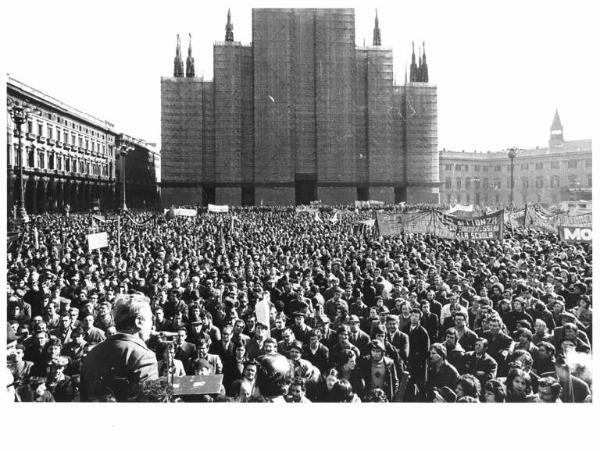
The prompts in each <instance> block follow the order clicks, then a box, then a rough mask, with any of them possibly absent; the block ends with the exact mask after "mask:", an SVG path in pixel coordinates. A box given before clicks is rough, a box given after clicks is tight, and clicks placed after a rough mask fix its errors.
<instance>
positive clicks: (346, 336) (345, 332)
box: [337, 324, 350, 346]
mask: <svg viewBox="0 0 600 451" xmlns="http://www.w3.org/2000/svg"><path fill="white" fill-rule="evenodd" d="M337 337H338V342H339V344H340V345H342V346H343V345H346V344H347V343H349V340H350V327H348V325H347V324H342V325H341V326H340V327H338V330H337Z"/></svg>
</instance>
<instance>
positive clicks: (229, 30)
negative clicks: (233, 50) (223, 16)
mask: <svg viewBox="0 0 600 451" xmlns="http://www.w3.org/2000/svg"><path fill="white" fill-rule="evenodd" d="M225 41H226V42H233V24H232V23H231V9H228V10H227V25H225Z"/></svg>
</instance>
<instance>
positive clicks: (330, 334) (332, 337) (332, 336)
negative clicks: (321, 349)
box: [317, 317, 338, 351]
mask: <svg viewBox="0 0 600 451" xmlns="http://www.w3.org/2000/svg"><path fill="white" fill-rule="evenodd" d="M330 325H331V321H330V320H329V318H328V317H324V318H322V319H321V321H320V322H319V323H318V325H317V326H318V328H319V330H320V331H321V343H323V344H324V345H325V346H326V347H327V348H328V349H329V350H330V351H331V348H332V347H333V346H335V345H336V344H337V342H338V337H337V332H336V331H334V330H333V329H331V327H330Z"/></svg>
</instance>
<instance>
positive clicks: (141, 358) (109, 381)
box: [81, 295, 158, 401]
mask: <svg viewBox="0 0 600 451" xmlns="http://www.w3.org/2000/svg"><path fill="white" fill-rule="evenodd" d="M115 325H116V327H117V330H118V331H119V333H117V334H115V335H113V336H112V337H110V338H109V339H108V340H106V341H103V342H102V343H100V344H99V345H97V346H95V347H94V348H93V349H92V350H91V351H90V352H89V354H88V355H87V356H86V357H85V358H84V360H83V368H82V370H81V400H82V401H90V400H93V399H98V400H105V399H107V397H114V398H115V399H116V400H117V401H126V400H131V399H136V398H137V397H138V396H139V395H140V387H141V384H142V383H143V382H144V381H146V380H154V379H157V378H158V362H157V360H156V355H155V354H154V352H152V351H151V350H150V349H148V347H147V346H146V343H145V342H146V341H147V340H148V339H149V338H150V332H151V330H152V310H151V308H150V304H149V300H148V299H147V298H145V297H144V296H142V295H126V296H123V295H120V296H118V297H117V299H116V301H115Z"/></svg>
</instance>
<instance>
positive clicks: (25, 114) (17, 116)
mask: <svg viewBox="0 0 600 451" xmlns="http://www.w3.org/2000/svg"><path fill="white" fill-rule="evenodd" d="M8 112H9V113H10V116H11V118H12V120H13V123H14V124H15V126H16V128H17V133H18V135H19V187H20V191H21V192H20V199H19V209H18V210H17V217H16V218H15V219H16V220H17V222H21V223H27V222H29V216H28V215H27V210H26V209H25V188H24V178H23V133H22V128H23V124H24V123H25V122H27V119H29V115H30V114H32V113H33V112H34V110H33V108H31V106H30V105H29V104H28V103H22V102H19V101H16V100H12V99H9V107H8Z"/></svg>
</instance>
